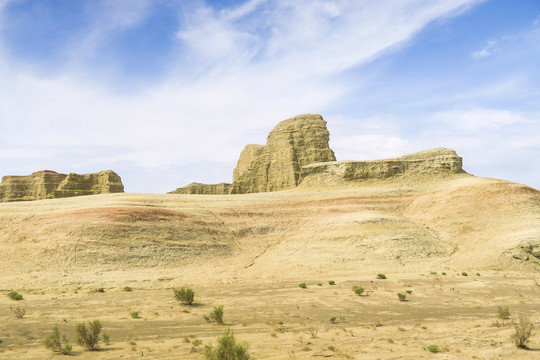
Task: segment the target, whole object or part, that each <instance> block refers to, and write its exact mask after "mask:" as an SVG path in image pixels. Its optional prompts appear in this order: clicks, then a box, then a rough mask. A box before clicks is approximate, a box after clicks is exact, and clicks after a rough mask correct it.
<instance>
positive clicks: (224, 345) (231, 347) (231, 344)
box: [204, 329, 249, 360]
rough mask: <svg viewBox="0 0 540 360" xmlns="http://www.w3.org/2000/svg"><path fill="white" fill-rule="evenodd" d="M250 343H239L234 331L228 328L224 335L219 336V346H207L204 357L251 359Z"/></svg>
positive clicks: (235, 359) (207, 359)
mask: <svg viewBox="0 0 540 360" xmlns="http://www.w3.org/2000/svg"><path fill="white" fill-rule="evenodd" d="M248 347H249V345H248V344H247V343H243V344H237V343H236V338H235V337H234V333H233V332H232V330H231V329H227V330H226V331H225V333H224V334H223V336H222V337H220V338H218V346H216V348H213V347H212V346H210V345H207V346H206V347H205V351H204V358H205V359H206V360H249V353H248Z"/></svg>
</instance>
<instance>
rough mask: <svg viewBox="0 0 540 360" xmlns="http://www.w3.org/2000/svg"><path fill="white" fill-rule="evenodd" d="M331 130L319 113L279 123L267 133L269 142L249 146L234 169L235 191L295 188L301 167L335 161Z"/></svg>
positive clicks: (233, 192) (247, 191)
mask: <svg viewBox="0 0 540 360" xmlns="http://www.w3.org/2000/svg"><path fill="white" fill-rule="evenodd" d="M329 140H330V133H329V132H328V130H327V129H326V121H324V120H323V118H322V117H321V116H320V115H311V114H308V115H299V116H295V117H293V118H290V119H287V120H284V121H282V122H280V123H279V124H278V125H277V126H276V127H275V128H274V129H273V130H272V131H271V132H270V134H269V135H268V137H267V140H266V145H265V146H262V145H248V146H246V147H245V149H244V150H243V151H242V153H241V154H240V159H239V160H238V165H237V166H236V169H234V172H233V183H232V188H231V193H232V194H245V193H253V192H265V191H276V190H282V189H288V188H293V187H295V186H297V185H298V183H299V182H300V176H301V170H302V167H303V166H305V165H308V164H312V163H317V162H324V161H334V160H336V157H335V155H334V152H333V151H332V149H330V147H329V146H328V141H329Z"/></svg>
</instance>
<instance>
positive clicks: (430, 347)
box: [426, 345, 441, 353]
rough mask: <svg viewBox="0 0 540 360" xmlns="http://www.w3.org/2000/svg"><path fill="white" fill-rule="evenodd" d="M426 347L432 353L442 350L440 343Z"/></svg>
mask: <svg viewBox="0 0 540 360" xmlns="http://www.w3.org/2000/svg"><path fill="white" fill-rule="evenodd" d="M426 349H427V350H428V351H430V352H432V353H438V352H439V351H441V350H440V349H439V346H438V345H428V346H426Z"/></svg>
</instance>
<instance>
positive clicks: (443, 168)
mask: <svg viewBox="0 0 540 360" xmlns="http://www.w3.org/2000/svg"><path fill="white" fill-rule="evenodd" d="M460 173H465V171H463V168H462V158H461V157H459V156H458V155H457V154H456V152H455V151H454V150H451V149H446V148H436V149H431V150H425V151H420V152H416V153H413V154H409V155H405V156H401V157H398V158H395V159H385V160H372V161H331V162H325V163H315V164H310V165H306V166H304V167H303V168H302V179H301V181H302V183H303V184H305V185H332V184H340V183H344V182H357V181H363V180H367V179H387V178H393V177H402V178H407V177H414V178H422V177H437V176H438V177H441V176H447V175H449V174H460Z"/></svg>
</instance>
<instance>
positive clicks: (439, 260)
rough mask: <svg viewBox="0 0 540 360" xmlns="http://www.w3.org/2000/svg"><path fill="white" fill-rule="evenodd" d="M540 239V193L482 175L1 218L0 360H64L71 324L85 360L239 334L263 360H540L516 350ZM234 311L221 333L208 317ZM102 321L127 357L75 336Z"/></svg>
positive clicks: (537, 318)
mask: <svg viewBox="0 0 540 360" xmlns="http://www.w3.org/2000/svg"><path fill="white" fill-rule="evenodd" d="M539 239H540V193H539V192H538V191H537V190H535V189H532V188H530V187H527V186H525V185H520V184H514V183H510V182H507V181H502V180H496V179H488V178H478V177H474V176H470V175H466V174H463V175H455V176H452V177H446V178H441V179H425V180H423V181H419V180H418V179H415V181H406V180H395V179H394V180H378V181H366V182H364V183H362V184H361V185H358V184H356V185H354V186H353V185H351V186H341V187H339V188H338V187H326V188H309V187H299V188H296V189H294V190H287V191H279V192H275V193H260V194H245V195H223V196H219V195H163V194H132V193H127V194H109V195H95V196H85V197H77V198H67V199H51V200H40V201H33V202H15V203H3V204H0V256H1V258H2V262H1V263H0V273H1V277H0V339H2V340H3V343H2V344H0V358H2V359H52V358H54V359H58V358H62V356H63V355H55V354H53V353H52V352H51V351H50V350H47V349H46V348H45V347H44V345H43V341H44V339H45V338H46V337H47V336H48V335H49V334H50V333H51V331H52V328H53V327H54V325H55V324H58V326H59V329H60V330H61V331H62V332H63V333H65V334H67V336H68V338H69V340H70V342H71V344H72V345H73V350H74V355H73V356H74V357H75V358H80V359H120V358H122V359H124V358H125V359H132V358H150V359H203V358H204V356H203V349H204V346H205V345H208V344H213V345H216V341H217V338H218V337H219V336H220V335H222V334H223V332H224V331H225V330H226V329H227V328H231V329H232V330H233V331H234V333H235V336H236V338H237V340H238V341H239V342H246V343H248V344H249V352H250V355H251V356H252V358H254V359H308V358H309V359H311V358H336V359H419V358H420V359H421V358H425V359H431V358H438V359H532V358H540V334H538V333H539V332H540V331H537V334H536V335H533V336H532V337H531V342H530V344H529V347H530V350H523V349H517V348H516V347H515V346H514V345H513V344H512V342H511V340H510V336H511V335H512V333H513V332H514V331H513V327H512V325H511V322H512V320H515V319H517V317H518V315H519V314H525V315H526V316H528V317H529V318H530V319H531V321H532V322H533V323H534V324H535V325H536V326H538V325H540V296H539V295H540V286H539V281H540V266H539V261H538V258H536V256H535V255H534V254H536V252H535V251H536V246H537V242H538V241H539ZM527 251H529V252H527ZM379 273H384V274H385V275H386V277H387V279H378V278H377V274H379ZM443 273H444V274H443ZM463 273H466V274H467V276H464V274H463ZM330 280H333V281H335V284H334V285H330V284H329V283H328V282H329V281H330ZM300 283H306V285H307V288H305V289H303V288H300V287H299V284H300ZM319 284H320V285H319ZM126 286H128V287H130V288H131V289H132V291H125V290H124V288H125V287H126ZM181 286H188V287H191V288H193V290H194V291H195V301H194V303H193V304H192V305H191V306H186V305H182V304H180V303H178V302H177V301H176V300H175V298H174V294H173V290H172V289H173V287H181ZM353 286H362V287H363V288H364V289H365V293H364V294H363V295H362V296H358V295H356V294H355V293H354V292H353V290H352V287H353ZM12 290H14V291H17V292H18V293H20V294H21V295H23V300H20V301H15V300H12V299H10V298H9V297H8V296H7V293H8V292H9V291H12ZM407 291H409V292H411V293H410V294H407V298H406V301H399V299H398V296H397V293H406V292H407ZM218 305H222V306H223V307H224V324H223V325H221V324H215V323H209V322H208V321H206V320H205V319H204V316H205V315H208V314H209V313H210V311H211V310H212V309H213V308H214V307H215V306H218ZM500 306H508V307H509V309H510V313H511V319H510V320H507V321H503V320H501V319H499V318H498V316H497V310H498V307H500ZM11 307H20V308H22V309H24V310H25V311H26V313H25V315H24V317H23V318H19V319H18V318H16V317H15V315H14V313H13V312H12V310H11V309H10V308H11ZM132 312H139V316H138V318H132V316H131V313H132ZM331 318H335V320H334V321H331V320H330V319H331ZM94 319H99V320H100V321H101V323H102V324H103V331H104V332H106V333H108V334H110V339H111V342H110V345H105V344H101V346H100V349H99V350H97V351H87V350H84V349H83V348H82V347H80V346H78V345H77V344H76V341H75V338H76V331H75V328H76V325H77V323H80V322H83V321H88V320H94ZM195 339H199V340H201V341H202V344H201V345H198V346H194V345H193V343H192V342H193V340H195ZM429 345H438V347H439V349H440V352H439V353H431V352H429V351H428V350H426V347H427V346H429Z"/></svg>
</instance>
